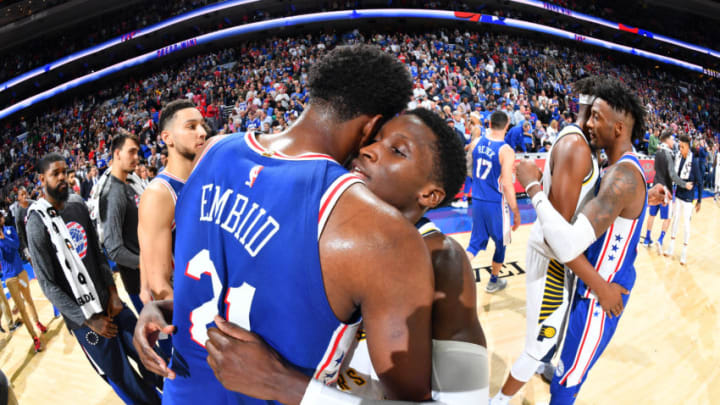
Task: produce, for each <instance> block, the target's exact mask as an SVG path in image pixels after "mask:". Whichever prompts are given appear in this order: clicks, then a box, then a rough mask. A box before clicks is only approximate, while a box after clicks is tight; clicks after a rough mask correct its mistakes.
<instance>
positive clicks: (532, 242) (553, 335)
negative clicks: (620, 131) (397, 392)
mask: <svg viewBox="0 0 720 405" xmlns="http://www.w3.org/2000/svg"><path fill="white" fill-rule="evenodd" d="M599 80H600V78H599V77H598V76H591V77H588V78H585V79H581V80H579V81H577V82H576V83H575V85H574V86H573V88H574V91H575V93H576V94H578V98H579V108H578V115H577V119H576V121H575V123H574V124H571V125H568V126H566V127H565V128H563V130H562V131H560V133H559V134H558V137H557V139H556V141H555V144H554V145H553V147H552V149H551V150H550V153H549V158H548V160H547V162H546V163H545V169H544V174H543V189H544V191H545V193H547V194H548V199H549V201H550V202H551V203H552V205H553V207H555V209H557V210H558V212H560V214H561V215H562V216H563V218H565V219H566V220H571V219H572V218H574V217H575V215H576V213H577V212H579V210H581V209H582V207H583V206H584V204H585V203H586V202H587V201H588V200H589V199H590V198H592V196H593V191H594V189H595V185H596V182H597V179H598V177H599V171H598V165H597V159H595V158H594V156H593V154H592V153H591V148H590V145H589V142H588V140H587V138H586V136H585V134H584V132H586V131H585V124H586V122H587V119H588V117H589V112H590V107H591V104H592V102H593V99H594V97H593V96H592V94H594V93H593V91H594V86H595V84H596V83H597V82H598V81H599ZM526 263H527V266H526V267H527V275H526V283H527V285H526V295H527V300H526V335H525V348H524V350H523V353H522V354H521V355H520V357H519V358H518V359H517V360H516V361H515V363H514V364H513V366H512V369H511V370H510V374H509V375H508V377H507V380H506V381H505V384H504V385H503V387H502V389H501V390H500V392H498V393H497V394H496V395H495V397H493V399H492V404H493V405H504V404H507V403H508V402H509V401H510V398H511V397H512V396H513V395H515V394H516V393H517V392H518V391H519V390H520V389H521V388H522V387H523V385H525V383H526V382H528V381H529V380H530V378H531V377H532V376H533V374H534V373H535V372H536V370H537V371H538V372H543V373H542V374H543V377H544V378H545V379H546V380H548V381H550V380H551V379H552V372H553V368H552V365H551V364H550V359H552V357H553V356H554V354H555V352H556V350H557V348H558V346H559V345H560V342H561V341H562V334H563V330H564V322H565V319H566V315H567V309H568V305H569V302H570V299H571V297H572V291H573V286H574V282H575V281H574V280H575V275H576V274H577V276H579V277H581V278H583V279H584V280H585V281H586V283H588V284H591V285H593V286H594V287H595V290H597V291H600V292H601V294H600V295H601V303H602V305H603V306H604V307H605V308H610V307H611V306H613V305H615V304H617V303H618V302H621V300H622V298H621V296H620V294H619V293H616V292H614V291H612V290H609V289H608V288H607V287H609V284H607V283H606V282H604V281H603V280H602V279H600V278H599V277H598V276H597V273H596V272H595V271H594V269H593V268H592V266H591V265H590V263H589V262H587V260H586V259H584V258H582V257H581V258H579V259H578V260H575V261H572V262H570V263H567V266H568V267H570V269H571V270H572V271H568V270H566V269H565V267H564V266H563V261H561V260H559V259H558V257H557V256H556V255H555V253H554V252H553V251H552V249H550V248H549V247H548V246H547V245H546V244H545V241H544V237H543V232H542V225H541V224H540V222H538V221H536V222H535V223H534V224H533V227H532V230H531V232H530V238H529V240H528V247H527V258H526ZM613 303H614V304H613Z"/></svg>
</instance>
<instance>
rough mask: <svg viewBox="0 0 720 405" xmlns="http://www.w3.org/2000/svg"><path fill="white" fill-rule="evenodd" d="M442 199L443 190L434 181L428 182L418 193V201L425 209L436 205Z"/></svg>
mask: <svg viewBox="0 0 720 405" xmlns="http://www.w3.org/2000/svg"><path fill="white" fill-rule="evenodd" d="M444 199H445V190H443V189H442V187H440V186H438V185H437V184H435V183H428V185H426V186H425V187H423V188H422V189H420V193H419V195H418V203H419V204H420V205H421V206H423V207H425V208H427V209H432V208H435V207H437V206H438V205H440V203H441V202H443V200H444Z"/></svg>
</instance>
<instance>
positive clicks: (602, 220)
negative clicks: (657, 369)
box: [517, 78, 647, 404]
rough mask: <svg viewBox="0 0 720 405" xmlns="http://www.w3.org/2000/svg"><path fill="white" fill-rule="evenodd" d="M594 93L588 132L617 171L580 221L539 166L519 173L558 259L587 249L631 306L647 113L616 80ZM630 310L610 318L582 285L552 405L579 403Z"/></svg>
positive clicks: (528, 165) (605, 178)
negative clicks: (638, 145)
mask: <svg viewBox="0 0 720 405" xmlns="http://www.w3.org/2000/svg"><path fill="white" fill-rule="evenodd" d="M594 94H595V95H596V96H597V97H596V99H595V101H594V102H593V105H592V110H591V116H590V119H589V120H588V122H587V125H586V127H587V130H588V135H589V137H590V142H591V145H592V146H593V147H594V148H595V149H596V150H599V149H604V150H605V153H606V154H607V156H608V161H609V164H610V166H609V167H608V168H607V169H606V171H605V172H604V173H603V174H602V175H601V180H600V186H599V190H598V193H597V195H596V196H595V197H594V198H593V199H591V200H590V201H589V202H588V203H587V204H586V205H585V207H584V208H583V210H582V212H581V213H580V214H579V215H577V218H576V219H575V220H574V223H573V224H570V223H569V222H568V221H567V220H566V219H565V218H563V217H562V215H560V214H559V213H558V212H557V211H556V210H555V208H553V206H552V205H551V204H550V203H549V202H548V199H547V196H546V195H545V193H544V192H542V191H541V190H540V187H539V185H538V183H536V182H537V181H538V180H539V179H540V177H541V173H540V172H539V170H538V169H537V166H535V165H534V162H530V161H523V162H520V163H519V164H518V168H517V175H518V180H519V181H520V183H521V184H522V185H523V187H525V189H526V190H527V192H528V195H530V196H531V198H532V200H533V205H534V206H535V209H536V211H537V214H538V220H539V221H540V223H541V224H542V229H543V236H544V237H545V240H546V241H547V243H548V245H549V246H550V247H551V248H552V250H553V251H554V252H555V254H556V255H557V256H558V258H559V259H560V260H561V261H570V260H572V258H576V257H578V256H580V255H582V253H583V252H585V256H586V257H587V259H588V260H589V261H590V263H593V264H594V266H595V269H596V270H597V274H598V275H600V276H601V277H602V278H603V279H605V280H606V281H608V282H611V283H612V286H613V287H614V288H619V289H621V290H622V291H623V292H624V295H623V304H626V303H627V299H628V296H629V295H628V294H629V291H630V290H631V289H632V287H633V285H634V283H635V266H634V262H635V257H636V255H637V245H638V243H639V242H640V234H641V232H642V223H643V217H644V216H645V210H646V207H647V193H646V190H647V186H646V181H645V174H644V172H643V169H642V166H641V165H640V161H639V160H638V158H637V156H636V155H635V154H634V153H633V152H632V150H633V148H632V144H633V142H632V141H633V139H641V137H642V135H643V132H644V131H643V126H644V116H645V109H644V108H643V106H642V105H641V103H640V100H639V98H638V97H637V96H636V95H635V94H634V93H632V92H631V90H630V89H629V88H627V87H626V86H625V85H623V84H621V83H620V82H619V81H617V80H615V79H609V78H608V79H603V80H601V81H599V82H598V83H596V85H595V89H594ZM586 250H587V251H586ZM615 286H617V287H615ZM623 307H624V305H622V306H618V307H616V308H613V310H612V315H608V314H607V313H606V312H605V311H604V310H603V308H602V307H601V306H600V304H599V303H598V295H597V291H596V290H594V289H592V288H591V287H589V286H588V284H586V283H585V282H584V281H583V280H578V281H577V288H576V291H575V293H574V295H573V301H572V303H571V305H570V314H569V320H568V327H567V333H566V335H565V340H564V344H563V349H562V354H561V358H560V362H559V364H558V367H557V370H556V373H555V376H554V377H553V381H552V384H551V386H550V393H551V395H552V397H551V401H550V403H551V404H572V403H574V402H575V400H576V398H577V395H578V393H579V391H580V387H581V386H582V384H583V382H584V381H585V379H586V378H587V373H588V371H589V370H590V368H592V366H593V365H594V364H595V362H596V361H597V359H598V358H599V357H600V355H601V354H602V353H603V351H604V350H605V348H606V347H607V345H608V343H609V342H610V339H611V338H612V336H613V334H614V333H615V329H616V328H617V325H618V321H619V319H620V314H619V312H621V309H622V308H623ZM613 315H614V316H613Z"/></svg>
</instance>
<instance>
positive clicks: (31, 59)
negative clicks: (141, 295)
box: [0, 0, 720, 103]
mask: <svg viewBox="0 0 720 405" xmlns="http://www.w3.org/2000/svg"><path fill="white" fill-rule="evenodd" d="M218 1H220V0H180V1H173V2H157V1H151V2H141V3H138V4H135V5H132V6H129V7H127V8H124V9H122V10H120V11H119V12H113V13H111V14H107V15H103V16H100V17H98V18H94V19H92V20H91V21H90V22H89V23H88V24H82V26H81V27H78V28H77V29H73V30H65V31H63V33H62V35H61V36H60V37H59V38H56V37H55V35H54V34H52V36H53V40H52V41H48V40H47V38H45V36H43V37H40V38H38V39H35V40H32V41H30V42H29V43H23V44H19V45H18V47H16V48H14V49H9V50H7V51H3V52H2V58H0V82H4V81H6V80H9V79H11V78H13V77H16V76H18V75H21V74H23V73H25V72H28V71H30V70H32V69H34V68H36V67H38V66H41V65H43V64H45V63H49V62H52V61H55V60H58V59H60V58H62V57H64V56H67V55H69V54H72V53H74V52H77V51H80V50H83V49H87V48H89V47H92V46H94V45H97V44H99V43H102V42H104V41H107V40H109V39H112V38H116V37H118V36H120V35H123V34H126V33H129V32H132V31H134V30H138V29H140V28H144V27H147V26H150V25H152V24H155V23H157V22H160V21H163V20H166V19H168V18H171V17H173V16H176V15H179V14H182V13H185V12H188V11H191V10H194V9H197V8H200V7H202V6H205V5H208V4H211V3H215V2H218ZM553 3H556V4H558V5H561V6H563V7H568V8H571V9H574V10H576V11H582V12H585V13H588V14H591V15H599V16H602V17H605V18H614V19H615V20H616V21H617V20H618V19H619V21H621V22H626V23H627V24H630V22H634V23H636V24H641V25H643V28H647V29H651V28H652V29H653V30H655V32H658V33H664V34H666V35H670V34H669V33H670V32H672V33H673V35H674V34H675V33H676V32H695V31H693V30H697V29H698V28H697V27H698V26H704V27H710V26H712V27H714V24H715V23H714V22H711V21H709V20H707V19H702V18H699V17H697V16H694V15H690V14H688V15H681V16H678V13H674V14H673V15H672V18H668V15H667V14H668V11H663V10H662V9H660V10H657V9H656V8H652V12H651V13H649V16H650V17H648V20H647V21H646V20H645V16H646V15H648V13H647V12H644V13H642V14H636V13H633V12H628V10H629V8H628V5H627V4H625V3H623V4H620V2H618V1H615V2H614V3H618V4H617V5H618V7H613V8H612V9H613V10H616V11H612V10H610V9H607V8H601V7H600V6H598V5H596V3H595V2H582V1H566V0H561V1H555V2H553ZM379 6H382V4H381V5H378V3H376V2H370V1H363V0H352V1H350V0H348V1H345V2H342V1H333V2H324V3H323V4H322V5H321V6H320V7H319V9H315V8H313V9H303V8H301V7H300V6H298V7H296V6H295V5H293V4H292V3H289V4H288V5H287V6H286V7H285V8H281V9H278V10H277V11H272V12H271V11H267V10H264V11H255V12H254V13H252V14H250V15H245V16H244V17H243V21H241V22H237V21H229V20H227V21H226V20H223V21H222V22H218V23H214V24H205V25H203V24H197V25H195V26H194V30H195V31H194V32H193V33H192V34H193V35H201V34H204V33H207V32H210V31H214V30H217V29H221V28H224V27H225V26H226V25H228V24H232V25H236V24H238V23H241V24H245V23H249V22H254V21H260V20H265V19H270V18H279V17H284V16H289V15H295V14H302V13H306V12H310V11H334V10H343V9H354V8H366V7H379ZM384 6H385V7H398V6H400V7H410V8H430V9H443V10H460V11H473V12H480V13H485V14H493V15H498V16H501V17H512V18H518V19H523V20H526V21H530V22H535V23H539V24H545V25H550V26H554V27H558V28H562V29H566V30H569V31H572V32H576V33H578V34H581V35H587V36H592V37H596V38H600V39H605V40H609V41H614V42H621V43H626V44H628V45H634V44H633V43H627V39H626V40H623V39H622V38H618V36H619V35H620V34H619V33H618V32H617V31H614V30H607V29H603V28H602V27H600V26H587V25H581V24H579V23H578V22H577V21H575V20H572V19H565V18H563V16H562V15H555V14H548V13H544V12H541V11H540V10H538V11H532V10H531V9H526V10H525V11H520V10H518V9H515V8H512V7H509V6H508V5H506V4H501V3H497V4H494V3H484V2H482V3H481V2H462V1H456V0H443V1H430V2H426V1H419V0H395V1H393V0H391V1H389V2H387V4H385V5H384ZM305 7H308V6H305ZM576 7H577V8H576ZM631 9H632V10H635V11H638V9H641V10H645V11H647V10H648V7H647V6H646V5H645V3H644V2H638V3H637V4H635V3H633V5H632V7H631ZM680 14H681V13H680ZM638 15H642V16H643V20H642V22H638V21H636V18H637V16H638ZM661 17H665V18H661ZM628 21H630V22H628ZM653 21H665V22H667V21H675V22H677V26H678V27H682V29H678V30H670V29H669V27H667V26H665V25H663V26H658V24H653ZM645 22H647V24H645ZM645 26H647V27H645ZM648 27H651V28H648ZM699 31H700V32H702V33H703V34H702V35H693V36H692V37H689V38H685V39H686V40H688V41H691V42H693V41H694V42H693V43H697V44H704V45H706V46H710V45H709V44H707V43H706V42H707V40H706V38H707V36H708V35H716V34H714V30H712V29H710V30H703V29H700V30H699ZM710 33H712V34H710ZM181 39H187V38H185V37H183V38H170V39H169V41H170V42H168V43H171V42H174V41H177V40H181ZM715 43H718V41H715ZM658 44H660V42H658ZM663 46H664V47H665V50H664V51H662V50H658V49H648V50H649V51H654V52H659V53H661V54H667V55H670V56H673V57H680V58H681V59H682V56H680V55H678V54H676V53H675V51H677V50H678V49H680V48H676V47H675V48H672V51H671V50H670V49H671V47H670V46H669V45H663ZM681 52H686V51H684V50H681ZM685 55H686V56H687V54H685ZM695 56H696V57H699V56H701V55H698V54H695ZM120 58H121V57H120V56H119V55H114V54H112V53H110V54H108V55H105V59H104V60H103V62H102V66H93V65H89V64H84V65H81V66H77V67H76V68H75V69H76V71H75V72H74V73H72V74H68V75H66V78H65V79H66V80H70V79H72V78H75V77H78V76H80V75H83V74H87V73H90V72H91V71H92V70H94V69H97V68H100V67H105V66H109V65H111V64H113V63H117V62H119V61H120ZM697 62H698V63H700V64H701V65H703V66H706V67H710V68H717V69H719V70H720V61H715V59H712V58H711V59H707V58H706V59H704V60H703V61H697ZM26 96H27V95H22V94H18V95H15V96H13V97H12V103H15V102H17V101H19V100H21V99H23V98H25V97H26Z"/></svg>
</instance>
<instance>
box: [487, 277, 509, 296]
mask: <svg viewBox="0 0 720 405" xmlns="http://www.w3.org/2000/svg"><path fill="white" fill-rule="evenodd" d="M505 287H507V280H503V279H501V278H499V279H497V281H495V282H494V283H493V282H492V281H488V283H487V285H486V286H485V291H487V292H489V293H495V292H498V291H500V290H502V289H504V288H505Z"/></svg>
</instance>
